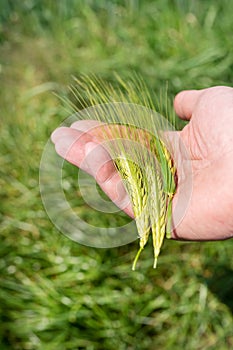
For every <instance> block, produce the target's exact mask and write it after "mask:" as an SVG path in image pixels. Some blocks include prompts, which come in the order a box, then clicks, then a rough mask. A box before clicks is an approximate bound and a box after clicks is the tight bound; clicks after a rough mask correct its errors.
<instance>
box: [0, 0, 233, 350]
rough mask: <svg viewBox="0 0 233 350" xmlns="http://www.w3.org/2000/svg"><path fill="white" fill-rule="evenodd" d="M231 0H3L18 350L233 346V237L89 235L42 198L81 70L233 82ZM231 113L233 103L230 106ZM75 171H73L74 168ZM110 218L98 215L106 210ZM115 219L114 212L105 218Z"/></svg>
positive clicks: (0, 185)
mask: <svg viewBox="0 0 233 350" xmlns="http://www.w3.org/2000/svg"><path fill="white" fill-rule="evenodd" d="M231 6H232V3H231V2H230V1H227V0H223V1H217V0H214V1H213V0H212V1H210V0H206V1H201V0H195V1H194V0H193V1H185V0H158V1H152V0H144V1H139V0H131V1H130V0H128V1H124V0H113V1H106V0H103V1H97V0H87V1H82V0H76V1H75V0H63V1H62V0H58V1H53V0H47V1H46V0H24V1H20V0H1V1H0V78H1V89H0V111H1V116H0V132H1V136H0V149H1V155H0V161H1V168H0V172H1V178H0V196H1V200H0V209H1V210H0V218H1V223H0V231H1V244H0V257H1V260H0V271H1V272H0V318H1V325H0V343H1V346H0V348H1V350H5V349H7V350H8V349H33V350H34V349H35V350H37V349H38V350H53V349H54V350H55V349H56V350H66V349H67V350H68V349H72V350H73V349H87V350H98V349H99V350H102V349H106V350H113V349H114V350H115V349H119V350H126V349H127V350H135V349H138V350H144V349H145V350H154V349H166V350H167V349H171V350H176V349H177V350H178V349H179V350H180V349H189V350H199V349H200V350H202V349H216V350H219V349H222V350H225V349H230V348H233V327H232V325H233V324H232V321H233V316H232V313H233V260H232V248H233V245H232V241H224V242H212V243H210V242H209V243H208V242H207V243H181V242H170V241H169V242H165V245H164V248H163V251H162V254H161V257H160V259H159V267H158V269H157V270H153V269H152V267H151V262H152V252H151V251H150V249H149V247H148V248H147V249H146V250H145V251H144V252H143V256H142V258H141V260H140V262H139V265H138V270H137V271H136V272H134V273H133V272H132V271H131V263H132V260H133V257H134V254H135V252H136V249H137V245H138V243H137V242H134V243H132V244H130V245H128V246H124V247H119V248H114V249H94V248H89V247H84V246H81V245H79V244H77V243H74V242H72V241H70V240H69V239H68V238H66V237H64V236H63V235H61V234H60V233H59V232H58V231H57V230H56V229H55V228H54V227H53V225H52V223H51V222H50V221H49V219H48V217H47V215H46V213H45V210H44V209H43V206H42V203H41V199H40V193H39V188H38V168H39V162H40V157H41V153H42V151H43V148H44V146H45V144H46V142H47V139H48V138H49V136H50V134H51V132H52V131H53V129H54V128H56V127H57V126H58V125H59V124H60V123H61V122H62V121H63V119H64V118H66V117H67V112H66V111H65V110H64V108H62V106H61V102H60V100H59V99H58V98H56V97H55V96H54V95H53V93H52V92H53V91H55V92H56V93H57V94H58V95H60V94H66V92H67V91H68V90H67V85H68V84H70V83H71V82H72V79H71V76H72V75H75V76H78V75H79V74H81V73H87V74H88V73H95V74H98V75H100V76H101V77H102V78H104V79H106V80H108V81H112V79H113V74H112V73H113V71H114V72H117V73H119V74H120V75H121V76H122V77H124V78H125V79H127V77H129V76H130V75H131V74H132V71H134V72H137V73H140V74H141V75H142V77H143V78H144V79H145V80H146V82H147V83H148V85H149V86H150V88H151V89H153V90H154V91H155V92H158V91H159V89H160V87H161V86H162V85H164V83H165V82H168V84H169V91H170V95H171V96H174V95H175V93H177V92H178V91H180V90H181V89H188V88H204V87H209V86H212V85H218V84H222V85H229V86H230V85H231V84H232V76H233V46H232V29H233V21H232V7H231ZM220 112H221V111H220ZM71 171H72V170H71ZM98 218H99V216H98ZM103 220H104V218H103Z"/></svg>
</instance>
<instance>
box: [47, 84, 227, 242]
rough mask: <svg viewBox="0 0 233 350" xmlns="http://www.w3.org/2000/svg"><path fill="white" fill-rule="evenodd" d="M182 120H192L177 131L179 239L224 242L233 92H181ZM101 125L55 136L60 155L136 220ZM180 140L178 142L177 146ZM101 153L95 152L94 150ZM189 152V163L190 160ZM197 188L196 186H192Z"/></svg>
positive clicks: (176, 217) (92, 124) (88, 122)
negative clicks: (103, 142) (93, 181)
mask: <svg viewBox="0 0 233 350" xmlns="http://www.w3.org/2000/svg"><path fill="white" fill-rule="evenodd" d="M174 107H175V111H176V113H177V114H178V116H179V117H180V118H182V119H185V120H190V122H189V124H187V125H186V126H185V127H184V129H183V130H182V131H180V132H174V133H171V135H169V136H170V138H171V141H172V140H174V144H179V145H181V144H184V145H185V147H186V149H187V152H188V153H185V152H183V149H182V147H179V148H178V150H177V148H175V147H174V150H173V151H174V152H173V157H174V162H175V163H176V166H177V172H178V187H177V192H176V195H175V197H174V199H173V227H174V229H173V234H172V236H173V238H175V239H186V240H220V239H226V238H230V237H232V236H233V190H232V179H233V89H232V88H228V87H213V88H208V89H204V90H191V91H183V92H181V93H179V94H178V95H177V96H176V98H175V101H174ZM102 128H108V127H107V126H104V125H101V124H100V123H98V122H97V121H92V120H85V121H78V122H75V123H74V124H72V125H71V127H70V128H66V127H61V128H58V129H57V130H55V131H54V132H53V134H52V141H53V142H54V143H55V147H56V151H57V153H58V154H59V155H61V156H62V157H64V158H65V159H67V160H68V161H69V162H71V163H72V164H74V165H76V166H78V167H80V168H82V169H83V170H85V171H86V172H88V173H89V174H91V175H92V176H94V177H95V178H96V181H97V182H98V184H99V185H100V186H101V188H102V189H103V190H104V191H105V192H106V194H107V195H108V196H109V197H110V198H111V200H113V201H114V202H115V203H116V204H117V205H118V206H119V207H120V208H121V209H123V210H124V211H125V212H126V213H127V214H128V215H130V216H132V217H133V212H132V208H131V205H130V203H129V198H128V195H127V193H126V191H125V189H124V186H123V184H122V181H121V179H120V176H119V174H118V173H117V172H116V170H115V166H114V164H113V162H112V160H111V158H110V156H109V154H108V152H107V151H106V150H105V149H104V148H103V147H102V146H101V141H102V140H103V139H102V137H101V134H102V132H101V131H102ZM177 139H178V142H177ZM93 149H95V152H91V151H92V150H93ZM187 154H189V157H188V158H189V159H187ZM191 186H192V187H191Z"/></svg>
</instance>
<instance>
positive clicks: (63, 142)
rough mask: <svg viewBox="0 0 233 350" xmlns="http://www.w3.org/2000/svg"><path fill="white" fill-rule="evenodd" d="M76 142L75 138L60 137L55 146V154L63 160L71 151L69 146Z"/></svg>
mask: <svg viewBox="0 0 233 350" xmlns="http://www.w3.org/2000/svg"><path fill="white" fill-rule="evenodd" d="M76 140H77V137H76V136H71V135H69V136H63V137H61V138H60V139H59V140H58V141H57V142H56V144H55V147H56V151H57V153H58V154H59V155H60V156H61V157H63V158H65V157H66V155H67V153H68V152H69V150H70V149H71V146H72V145H73V144H74V143H75V141H76Z"/></svg>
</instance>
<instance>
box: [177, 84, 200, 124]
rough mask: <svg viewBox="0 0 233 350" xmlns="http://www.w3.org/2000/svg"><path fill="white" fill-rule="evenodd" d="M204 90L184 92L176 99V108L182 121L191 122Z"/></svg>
mask: <svg viewBox="0 0 233 350" xmlns="http://www.w3.org/2000/svg"><path fill="white" fill-rule="evenodd" d="M201 94H202V90H184V91H181V92H179V93H178V94H177V95H176V97H175V99H174V108H175V111H176V113H177V114H178V116H179V117H180V118H181V119H184V120H190V119H191V117H192V114H193V112H194V110H195V106H196V104H197V102H198V99H199V97H200V95H201Z"/></svg>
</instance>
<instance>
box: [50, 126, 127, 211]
mask: <svg viewBox="0 0 233 350" xmlns="http://www.w3.org/2000/svg"><path fill="white" fill-rule="evenodd" d="M89 122H90V121H87V123H86V122H85V123H82V124H80V125H79V126H80V128H81V129H83V130H84V129H86V130H88V133H86V132H83V131H80V130H77V129H74V128H67V127H61V128H58V129H56V130H55V131H54V132H53V134H52V136H51V139H52V141H53V143H54V144H55V149H56V152H57V153H58V154H59V155H60V156H61V157H63V158H65V159H66V160H67V161H69V162H70V163H72V164H74V165H76V166H78V167H79V168H80V169H82V170H84V171H86V172H87V173H88V174H90V175H92V176H93V177H94V178H95V179H96V181H97V183H98V184H99V185H100V187H101V188H102V190H103V191H104V192H105V193H106V194H107V195H108V196H109V198H110V199H111V200H112V201H113V202H114V203H115V204H116V205H117V206H118V207H119V208H120V209H122V210H124V211H125V212H126V213H127V214H128V215H130V216H131V217H133V211H132V208H131V205H130V202H129V197H128V194H127V192H126V191H125V188H124V185H123V183H122V180H121V178H120V175H119V174H118V172H117V171H116V168H115V165H114V163H113V161H112V160H111V157H110V155H109V153H108V152H107V151H106V149H105V148H104V147H103V146H102V145H101V144H100V143H99V142H98V141H96V139H95V136H92V135H91V134H90V133H89V128H90V127H91V124H92V126H93V127H95V125H94V123H89ZM88 124H89V125H88ZM75 126H76V127H77V124H76V125H75ZM97 126H98V124H97Z"/></svg>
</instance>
